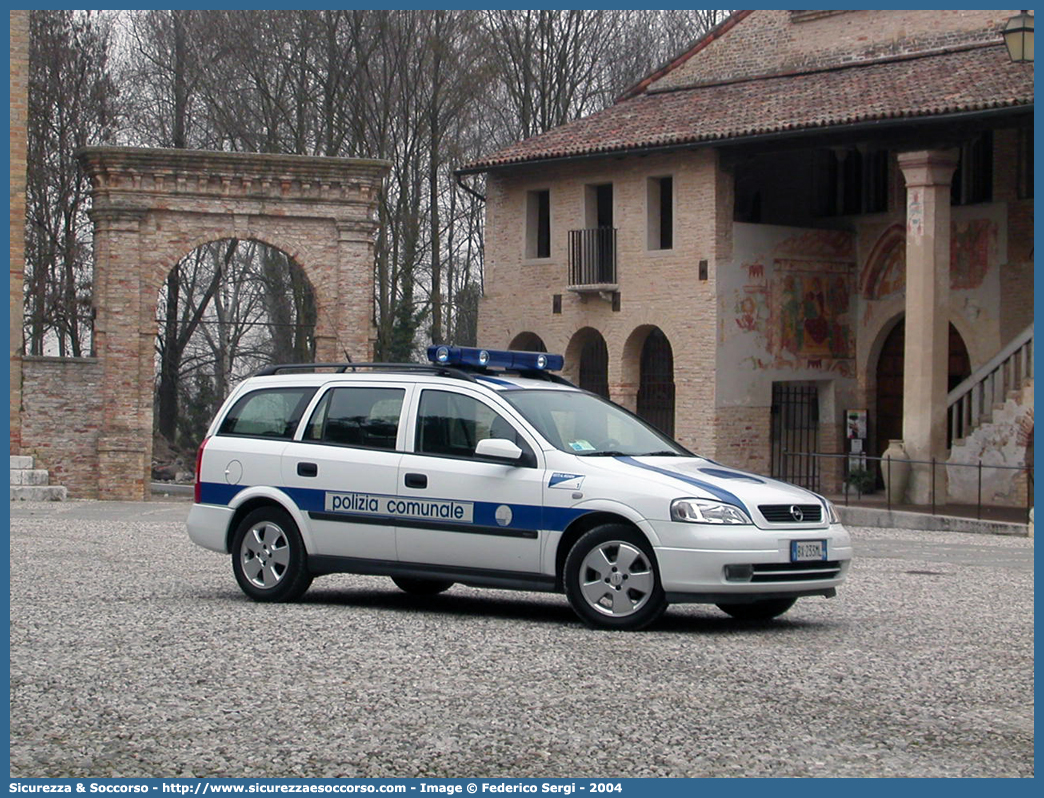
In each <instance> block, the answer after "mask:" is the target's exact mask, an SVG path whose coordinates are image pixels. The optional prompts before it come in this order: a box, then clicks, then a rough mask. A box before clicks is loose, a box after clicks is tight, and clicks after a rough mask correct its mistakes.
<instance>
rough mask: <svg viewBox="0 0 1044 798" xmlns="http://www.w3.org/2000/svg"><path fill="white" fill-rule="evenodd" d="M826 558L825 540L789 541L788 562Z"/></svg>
mask: <svg viewBox="0 0 1044 798" xmlns="http://www.w3.org/2000/svg"><path fill="white" fill-rule="evenodd" d="M826 558H827V542H826V541H825V540H792V541H790V561H791V562H809V561H810V560H825V559H826Z"/></svg>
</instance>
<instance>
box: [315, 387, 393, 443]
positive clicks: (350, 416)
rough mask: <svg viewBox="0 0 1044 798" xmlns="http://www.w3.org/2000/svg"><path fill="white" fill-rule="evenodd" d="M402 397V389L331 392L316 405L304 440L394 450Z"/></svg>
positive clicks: (361, 388) (339, 389) (361, 389)
mask: <svg viewBox="0 0 1044 798" xmlns="http://www.w3.org/2000/svg"><path fill="white" fill-rule="evenodd" d="M405 395H406V391H405V390H403V389H402V388H366V387H358V388H334V389H333V390H330V391H328V392H327V393H326V395H325V396H324V397H323V398H322V399H320V400H319V404H318V405H316V408H315V412H314V413H312V417H311V418H310V419H309V421H308V426H307V428H306V429H305V434H304V439H305V440H306V441H320V442H322V443H333V444H337V445H340V446H361V447H363V448H366V449H394V448H395V439H396V437H397V436H398V434H399V416H400V415H401V414H402V402H403V398H404V397H405Z"/></svg>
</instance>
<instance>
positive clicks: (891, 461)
mask: <svg viewBox="0 0 1044 798" xmlns="http://www.w3.org/2000/svg"><path fill="white" fill-rule="evenodd" d="M784 457H795V458H799V460H798V462H807V459H808V458H811V459H812V460H814V461H817V462H818V460H820V459H824V460H837V459H842V460H843V461H844V470H843V474H842V481H843V485H844V487H843V490H842V495H843V496H844V500H845V505H846V506H847V505H848V503H849V501H850V498H851V496H852V495H853V494H855V496H856V500H857V501H859V500H860V499H862V497H863V496H864V495H865V493H870V491H865V492H864V491H863V490H861V489H859V488H855V489H853V487H852V485H853V480H852V479H851V476H852V474H851V472H850V468H849V464H850V463H851V462H852V458H859V462H861V463H865V464H870V463H874V464H877V465H878V466H879V467H880V469H881V477H882V478H883V480H884V484H885V488H884V494H885V506H886V507H887V508H888V509H889V510H891V509H892V506H893V505H896V506H898V503H897V502H893V500H892V495H891V491H889V490H888V487H887V486H888V485H889V484H891V481H892V474H893V467H897V466H900V465H901V464H908V465H909V466H910V469H911V473H912V471H913V469H914V467H919V466H926V467H927V468H928V469H929V485H930V491H929V493H930V504H929V505H923V506H924V507H930V508H931V509H930V512H931V514H932V515H938V512H937V509H938V506H939V504H940V502H938V501H937V498H938V497H937V496H936V487H935V486H936V482H937V480H936V478H937V476H938V473H937V472H938V469H940V468H943V469H958V470H959V469H974V470H975V472H976V473H975V481H976V500H975V503H974V504H971V503H970V502H963V501H948V502H945V504H948V505H950V506H953V505H960V506H968V507H974V508H975V517H976V518H978V519H981V518H982V511H983V508H998V507H1003V508H1005V509H1017V508H1018V507H1021V506H1022V505H998V504H995V503H990V504H987V503H985V502H983V474H984V472H993V471H1016V472H1023V473H1025V474H1026V503H1025V512H1026V520H1027V522H1028V521H1029V513H1030V510H1031V509H1032V508H1033V466H1005V465H989V464H987V463H983V462H982V461H981V460H980V461H979V462H978V463H950V462H946V461H940V460H937V459H936V458H934V457H933V458H932V459H931V460H910V459H900V458H892V457H872V456H871V455H867V454H857V455H853V454H823V453H820V452H785V453H784ZM817 470H819V469H818V468H817ZM864 470H866V471H869V470H870V469H869V468H866V467H864ZM870 473H871V474H872V473H873V472H872V471H870ZM920 506H921V505H918V507H920ZM919 511H920V510H919Z"/></svg>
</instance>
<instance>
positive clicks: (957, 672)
mask: <svg viewBox="0 0 1044 798" xmlns="http://www.w3.org/2000/svg"><path fill="white" fill-rule="evenodd" d="M187 508H188V505H187V504H186V503H184V502H166V503H163V502H152V503H148V504H110V503H92V502H66V503H61V504H20V505H15V506H13V507H12V509H11V512H12V524H11V527H12V529H11V775H12V776H15V777H33V776H78V777H87V776H95V777H102V776H118V775H119V776H245V777H272V776H275V777H279V776H282V777H291V776H427V777H431V776H447V777H461V776H512V777H526V776H541V777H553V776H568V777H582V776H588V775H589V776H602V777H627V776H1032V775H1033V772H1034V771H1033V739H1034V736H1033V573H1032V558H1033V541H1032V540H1026V539H1019V538H999V537H990V536H979V535H975V536H973V535H961V534H956V533H940V532H937V533H911V532H907V531H905V530H904V531H902V532H900V531H897V530H885V529H853V530H852V531H853V536H854V538H855V543H856V551H857V554H858V555H859V556H858V559H857V560H856V562H855V565H854V567H853V572H852V578H851V581H850V583H849V584H848V585H847V586H846V587H845V588H843V589H842V590H841V591H840V593H839V596H838V597H837V598H836V599H832V600H823V599H805V600H802V601H800V602H798V604H797V605H796V606H795V608H794V609H793V610H791V612H790V613H788V614H787V615H786V616H784V617H783V618H781V619H779V620H778V621H776V622H772V623H765V624H741V623H737V622H735V621H732V620H730V619H728V618H727V617H726V616H725V615H723V614H721V613H720V612H718V610H717V609H715V608H713V607H708V606H699V605H692V606H675V607H672V608H671V609H670V610H669V611H668V613H667V615H665V616H664V618H663V619H662V620H661V621H660V622H658V623H657V624H656V625H655V626H653V627H652V628H651V629H650V630H648V631H646V632H641V633H608V632H594V631H591V630H588V629H586V628H585V627H583V626H582V625H581V624H580V623H579V622H578V621H577V620H576V619H575V617H574V616H573V614H572V612H571V611H570V609H569V608H568V605H567V604H566V601H565V599H564V597H562V596H556V595H544V594H535V593H512V592H507V591H495V590H475V589H470V588H463V587H460V586H457V587H454V588H453V589H452V590H451V591H449V592H448V593H446V594H444V595H442V596H439V597H436V598H434V599H424V600H418V599H414V598H411V597H409V596H406V595H405V594H403V593H400V592H399V591H398V590H396V588H395V587H394V586H393V585H392V584H391V581H390V580H388V579H382V578H376V577H350V576H331V577H323V578H321V579H318V580H316V582H315V584H314V585H313V587H312V589H311V590H310V591H309V593H308V594H307V595H306V596H305V600H304V601H303V602H301V603H298V604H293V605H277V606H268V605H260V604H255V603H253V602H251V601H249V600H248V599H246V598H245V597H244V596H243V595H242V594H241V593H240V591H239V589H238V588H237V587H236V585H235V582H234V581H233V578H232V574H231V568H230V566H229V564H228V562H227V559H226V558H224V557H221V556H219V555H216V554H213V553H209V552H206V551H203V550H202V549H198V548H196V547H195V546H193V545H192V544H191V543H190V542H189V541H188V539H187V536H186V534H185V532H184V526H183V521H184V517H185V514H186V512H187Z"/></svg>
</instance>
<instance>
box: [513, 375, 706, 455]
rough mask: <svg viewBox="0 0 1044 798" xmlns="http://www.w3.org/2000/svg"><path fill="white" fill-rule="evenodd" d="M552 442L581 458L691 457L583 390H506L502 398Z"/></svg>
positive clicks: (652, 430)
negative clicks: (621, 456) (630, 456)
mask: <svg viewBox="0 0 1044 798" xmlns="http://www.w3.org/2000/svg"><path fill="white" fill-rule="evenodd" d="M501 396H502V397H504V399H506V400H507V401H508V402H510V403H511V404H512V405H514V406H515V408H516V409H517V410H518V412H520V413H521V414H522V415H523V416H525V418H526V419H527V420H528V421H529V423H531V424H532V425H533V426H534V427H536V429H537V431H538V432H539V433H540V434H541V435H543V436H544V438H546V439H547V441H548V443H550V444H551V445H552V446H554V447H555V448H556V449H561V450H562V451H563V452H569V453H570V454H576V455H581V456H602V457H608V456H615V455H632V456H639V455H671V456H679V455H690V453H689V452H687V451H686V450H685V449H684V448H682V447H681V446H680V445H679V444H677V443H675V442H674V441H672V440H671V439H670V438H668V437H667V436H666V435H664V434H663V433H661V432H657V431H656V430H655V429H653V428H652V427H650V426H649V425H648V424H646V423H645V422H644V421H642V420H641V419H639V418H638V417H637V416H633V415H631V414H630V413H628V412H627V411H626V410H624V409H623V408H621V407H619V406H617V405H614V404H613V403H612V402H607V401H606V400H604V399H602V398H601V397H598V396H595V395H594V394H589V393H583V392H581V391H541V390H533V391H504V392H503V393H502V394H501Z"/></svg>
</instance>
